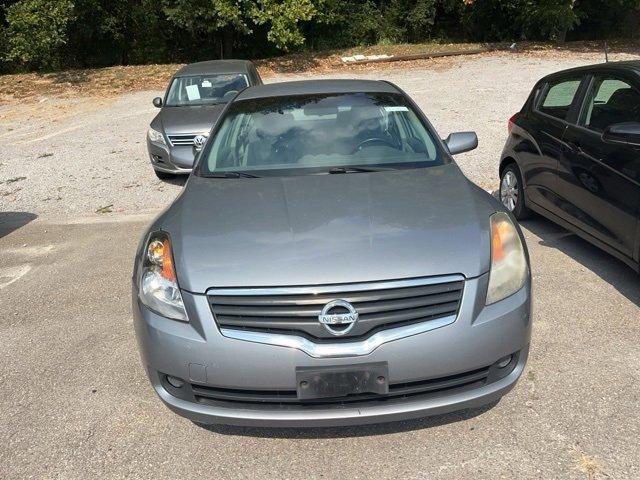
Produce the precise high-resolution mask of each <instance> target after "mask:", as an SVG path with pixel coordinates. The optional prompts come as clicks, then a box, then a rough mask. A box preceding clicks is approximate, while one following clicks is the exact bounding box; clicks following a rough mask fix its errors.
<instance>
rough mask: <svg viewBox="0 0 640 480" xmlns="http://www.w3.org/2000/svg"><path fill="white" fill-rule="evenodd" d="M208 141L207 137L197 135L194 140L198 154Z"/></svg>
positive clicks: (194, 146)
mask: <svg viewBox="0 0 640 480" xmlns="http://www.w3.org/2000/svg"><path fill="white" fill-rule="evenodd" d="M206 141H207V135H196V137H195V138H194V139H193V148H195V149H196V150H197V151H198V152H199V151H200V150H202V147H204V144H205V142H206Z"/></svg>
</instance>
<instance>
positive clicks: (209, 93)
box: [166, 73, 249, 107]
mask: <svg viewBox="0 0 640 480" xmlns="http://www.w3.org/2000/svg"><path fill="white" fill-rule="evenodd" d="M248 86H249V84H248V82H247V77H246V76H245V75H244V74H242V73H224V74H216V75H194V76H191V77H178V78H175V79H174V80H173V82H172V83H171V88H170V89H169V94H168V95H167V103H166V105H167V106H168V107H179V106H184V105H205V104H212V103H224V102H228V101H229V100H231V99H232V98H233V97H235V96H236V94H237V93H238V92H239V91H240V90H242V89H244V88H246V87H248Z"/></svg>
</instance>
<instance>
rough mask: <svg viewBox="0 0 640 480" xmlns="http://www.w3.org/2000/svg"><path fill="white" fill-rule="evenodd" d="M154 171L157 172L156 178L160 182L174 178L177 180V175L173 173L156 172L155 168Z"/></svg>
mask: <svg viewBox="0 0 640 480" xmlns="http://www.w3.org/2000/svg"><path fill="white" fill-rule="evenodd" d="M153 171H154V172H156V177H158V178H159V179H160V180H171V179H172V178H175V175H174V174H173V173H167V172H161V171H160V170H156V169H155V168H154V169H153Z"/></svg>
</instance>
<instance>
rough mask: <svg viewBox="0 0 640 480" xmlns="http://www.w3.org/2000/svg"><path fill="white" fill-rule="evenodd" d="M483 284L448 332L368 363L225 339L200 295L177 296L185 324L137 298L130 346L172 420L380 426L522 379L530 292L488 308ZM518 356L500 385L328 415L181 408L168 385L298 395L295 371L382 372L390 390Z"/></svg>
mask: <svg viewBox="0 0 640 480" xmlns="http://www.w3.org/2000/svg"><path fill="white" fill-rule="evenodd" d="M487 281H488V275H483V276H481V277H478V278H475V279H467V280H466V282H465V290H464V295H463V299H462V303H461V306H460V310H459V314H458V317H457V319H456V321H455V322H453V323H452V324H450V325H447V326H444V327H441V328H437V329H435V330H431V331H428V332H425V333H421V334H417V335H413V336H409V337H406V338H402V339H398V340H394V341H391V342H388V343H385V344H382V345H381V346H379V347H378V348H376V349H375V350H374V351H373V352H371V353H370V354H368V355H364V356H358V357H338V358H313V357H311V356H309V355H308V354H306V353H304V352H302V351H300V350H297V349H295V348H289V347H281V346H274V345H265V344H259V343H253V342H247V341H242V340H236V339H231V338H227V337H224V336H223V335H222V334H221V333H220V331H219V330H218V327H217V325H216V323H215V320H214V318H213V315H212V313H211V309H210V306H209V303H208V300H207V297H206V296H205V295H194V294H190V293H188V292H183V300H184V303H185V308H186V309H187V313H188V316H189V319H190V322H189V323H183V322H177V321H173V320H168V319H166V318H163V317H161V316H159V315H157V314H155V313H154V312H152V311H150V310H148V309H147V308H146V307H144V306H143V305H141V304H140V302H139V300H138V297H137V292H136V291H135V288H134V292H133V294H134V299H133V310H134V318H135V329H136V336H137V339H138V343H139V347H140V352H141V356H142V360H143V363H144V365H145V368H146V370H147V373H148V376H149V379H150V380H151V383H152V385H153V387H154V389H155V390H156V393H157V394H158V396H159V397H160V398H161V399H162V401H163V402H164V403H165V404H166V405H167V406H168V407H169V408H170V409H171V410H173V411H175V412H176V413H178V414H180V415H182V416H185V417H187V418H189V419H191V420H194V421H197V422H201V423H220V424H232V425H250V426H256V425H263V426H282V427H291V426H307V427H310V426H336V425H355V424H366V423H378V422H387V421H395V420H403V419H410V418H419V417H424V416H428V415H437V414H443V413H447V412H451V411H455V410H461V409H466V408H474V407H479V406H482V405H485V404H488V403H492V402H494V401H496V400H498V399H499V398H500V397H502V396H503V395H504V394H506V393H507V392H508V391H509V390H510V389H511V388H513V386H514V385H515V383H516V381H517V379H518V378H519V376H520V375H521V373H522V371H523V369H524V366H525V363H526V360H527V355H528V349H529V340H530V335H531V299H530V283H529V282H527V284H526V285H525V286H524V287H523V288H522V289H521V290H520V291H519V292H517V293H516V294H514V295H512V296H511V297H509V298H507V299H505V300H503V301H501V302H498V303H496V304H494V305H489V306H485V305H484V297H485V293H486V287H487ZM512 354H517V360H515V361H514V362H513V365H512V366H511V367H509V373H508V374H506V376H503V377H501V378H498V379H497V380H494V381H491V382H489V381H487V382H485V383H483V384H479V385H477V386H473V388H467V389H452V390H443V391H438V392H435V393H433V394H425V395H418V396H415V397H411V396H407V397H397V398H393V399H386V400H383V399H379V401H369V402H363V403H354V404H351V405H350V404H349V403H347V402H344V403H339V404H331V405H302V406H301V405H295V406H287V405H284V406H283V405H277V404H255V403H242V402H238V403H237V404H236V403H234V402H219V403H216V402H213V403H206V402H205V403H202V402H198V401H195V400H191V401H190V400H188V399H185V398H179V396H177V395H174V394H173V393H172V392H171V391H170V390H171V389H170V388H167V385H166V380H164V378H165V377H164V376H165V375H171V376H173V377H177V378H179V379H184V380H185V381H186V382H188V383H193V384H195V385H205V386H212V387H220V388H222V389H235V390H240V391H242V390H269V391H276V390H289V391H290V390H295V389H296V376H295V371H296V367H323V366H341V365H353V364H361V363H373V362H387V363H388V368H389V383H390V384H397V383H400V382H407V383H410V382H416V381H423V380H425V379H439V378H443V377H450V376H455V375H458V374H462V373H464V372H470V371H475V370H477V369H482V368H485V367H488V366H491V365H494V364H495V362H497V361H498V360H499V359H501V358H504V357H505V356H509V355H512Z"/></svg>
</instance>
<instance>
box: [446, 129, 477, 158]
mask: <svg viewBox="0 0 640 480" xmlns="http://www.w3.org/2000/svg"><path fill="white" fill-rule="evenodd" d="M444 143H446V144H447V147H448V148H449V153H450V154H451V155H456V154H457V153H464V152H470V151H471V150H474V149H476V148H477V147H478V135H476V132H456V133H452V134H451V135H449V136H448V137H447V139H446V140H445V141H444Z"/></svg>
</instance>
